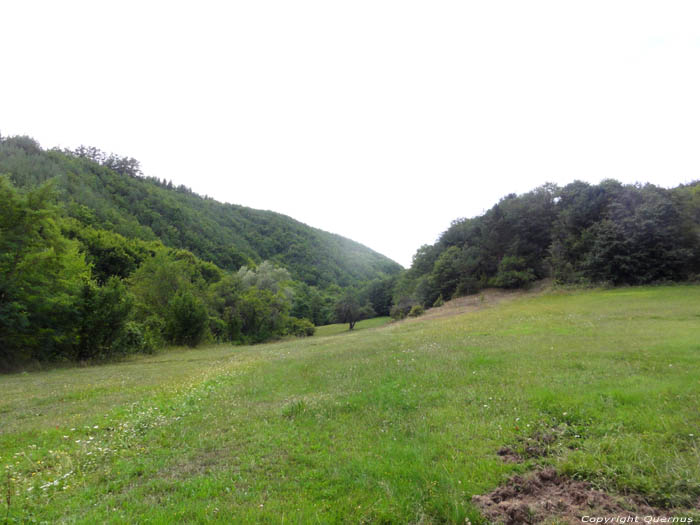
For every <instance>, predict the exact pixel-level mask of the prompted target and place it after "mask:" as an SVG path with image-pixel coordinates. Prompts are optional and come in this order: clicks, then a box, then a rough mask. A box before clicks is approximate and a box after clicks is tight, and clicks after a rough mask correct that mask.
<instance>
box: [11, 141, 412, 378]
mask: <svg viewBox="0 0 700 525" xmlns="http://www.w3.org/2000/svg"><path fill="white" fill-rule="evenodd" d="M0 203H2V205H1V206H0V350H1V351H0V369H9V368H12V367H15V366H18V365H22V364H24V363H27V362H41V361H56V360H70V361H76V360H78V361H81V360H89V359H95V358H97V359H102V358H106V357H111V356H118V355H124V354H128V353H132V352H150V351H153V350H155V349H157V348H160V347H163V346H166V345H189V346H196V345H198V344H199V343H201V342H206V341H211V342H234V343H255V342H261V341H265V340H268V339H271V338H275V337H280V336H284V335H296V336H305V335H311V334H313V332H314V326H315V325H322V324H327V323H330V322H333V321H334V320H336V319H338V312H340V311H342V308H341V306H339V305H340V304H345V305H346V306H347V305H348V304H349V305H350V306H352V305H353V304H354V303H352V302H350V303H348V302H347V301H345V302H343V301H344V299H347V298H348V297H351V298H354V297H355V296H357V293H358V292H357V290H362V294H363V297H364V299H363V300H364V301H365V302H366V301H367V300H368V297H373V298H374V299H375V301H376V303H375V304H376V309H375V308H372V307H370V306H369V305H368V304H363V305H362V307H363V308H362V310H361V311H359V312H356V314H357V315H361V316H369V315H376V314H377V312H379V313H384V314H388V311H389V308H390V306H391V292H390V290H391V283H393V282H394V281H395V276H396V275H397V273H398V272H399V271H400V266H399V265H398V264H396V263H394V262H393V261H391V260H389V259H387V258H386V257H384V256H382V255H379V254H377V253H375V252H373V251H371V250H369V249H368V248H366V247H364V246H362V245H360V244H358V243H355V242H354V241H351V240H349V239H345V238H343V237H340V236H338V235H333V234H330V233H326V232H323V231H321V230H317V229H314V228H310V227H308V226H306V225H304V224H301V223H299V222H297V221H294V220H293V219H290V218H288V217H285V216H283V215H279V214H276V213H272V212H262V211H257V210H252V209H248V208H244V207H241V206H233V205H226V204H220V203H218V202H216V201H213V200H211V199H207V198H202V197H199V196H197V195H195V194H193V193H192V192H191V191H190V190H188V189H186V188H182V187H180V188H173V187H172V185H171V184H169V183H167V182H165V181H158V180H155V179H147V178H144V177H143V176H142V174H141V173H140V170H139V167H138V162H137V161H135V160H134V159H131V158H123V157H119V156H115V155H109V156H108V155H105V154H104V153H102V152H100V151H99V150H96V149H94V148H79V149H78V150H76V151H57V150H49V151H45V150H42V149H41V148H40V147H39V145H38V144H37V143H36V142H35V141H33V140H32V139H30V138H27V137H8V138H0ZM344 290H345V291H344ZM353 311H354V310H353ZM342 320H343V321H345V318H342Z"/></svg>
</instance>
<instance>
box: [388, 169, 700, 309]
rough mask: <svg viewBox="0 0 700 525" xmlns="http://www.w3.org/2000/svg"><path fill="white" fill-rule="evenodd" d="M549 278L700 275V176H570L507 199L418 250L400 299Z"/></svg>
mask: <svg viewBox="0 0 700 525" xmlns="http://www.w3.org/2000/svg"><path fill="white" fill-rule="evenodd" d="M544 277H553V278H554V280H555V281H557V282H560V283H570V284H585V285H587V284H612V285H637V284H649V283H659V282H669V281H685V280H689V279H690V280H697V279H700V181H696V182H694V183H692V184H686V185H681V186H678V187H676V188H671V189H666V188H660V187H658V186H654V185H652V184H646V185H641V184H635V185H624V184H622V183H620V182H618V181H615V180H604V181H602V182H601V183H600V184H594V185H592V184H588V183H586V182H581V181H574V182H572V183H571V184H567V185H566V186H564V187H558V186H556V185H553V184H547V185H544V186H542V187H540V188H537V189H535V190H533V191H531V192H528V193H525V194H523V195H515V194H511V195H508V196H506V197H504V198H503V199H501V201H500V202H498V203H497V204H495V205H494V206H493V207H492V208H491V209H490V210H488V211H487V212H486V213H484V214H483V215H481V216H479V217H473V218H471V219H458V220H455V221H454V222H453V223H452V224H451V225H450V227H449V228H448V229H447V230H446V231H445V232H444V233H443V234H442V235H441V236H440V238H439V239H438V241H437V242H436V243H435V244H433V245H431V246H428V245H426V246H422V247H421V248H420V249H419V250H418V251H417V252H416V254H415V255H414V257H413V264H412V266H411V268H410V269H409V270H407V271H406V272H405V273H404V274H402V276H401V278H400V279H399V282H398V284H397V286H396V290H395V292H394V295H395V297H394V302H395V304H396V305H397V306H398V311H399V312H405V311H408V309H409V308H410V307H411V306H412V305H414V304H421V305H424V306H431V305H432V304H434V303H435V302H436V301H437V302H438V303H439V302H441V301H442V300H447V299H449V298H451V297H454V296H458V295H466V294H472V293H476V292H478V291H479V290H480V289H482V288H484V287H487V286H496V287H501V288H518V287H521V286H526V285H527V284H528V283H529V282H531V281H533V280H535V279H542V278H544Z"/></svg>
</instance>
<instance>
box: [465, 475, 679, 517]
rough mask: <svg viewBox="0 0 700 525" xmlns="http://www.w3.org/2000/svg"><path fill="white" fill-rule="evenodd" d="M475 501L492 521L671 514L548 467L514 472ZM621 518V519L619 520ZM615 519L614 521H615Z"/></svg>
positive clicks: (475, 497)
mask: <svg viewBox="0 0 700 525" xmlns="http://www.w3.org/2000/svg"><path fill="white" fill-rule="evenodd" d="M472 502H473V503H474V504H475V505H476V506H477V507H478V508H479V509H480V510H481V511H482V513H483V515H484V517H486V519H488V520H489V521H490V522H491V523H498V524H504V525H524V524H536V523H569V524H574V523H578V524H580V523H582V519H581V518H583V517H584V516H594V517H615V516H630V515H631V516H635V515H636V516H639V519H640V521H641V519H642V517H643V516H668V513H667V512H664V511H661V510H659V509H656V508H653V507H650V506H648V505H645V504H643V503H640V502H639V501H636V500H634V499H632V498H629V497H614V496H612V495H610V494H607V493H605V492H602V491H599V490H596V489H594V488H592V487H591V485H590V483H587V482H585V481H575V480H572V479H570V478H567V477H565V476H561V475H559V474H557V472H556V471H555V470H554V469H552V468H547V469H543V470H539V471H537V472H534V473H533V474H531V475H529V476H527V477H522V476H513V477H512V478H510V479H509V480H508V481H507V482H506V484H505V485H503V486H501V487H498V488H497V489H496V490H494V491H493V492H490V493H488V494H485V495H482V496H474V497H473V498H472ZM618 522H619V520H618ZM613 523H614V522H613Z"/></svg>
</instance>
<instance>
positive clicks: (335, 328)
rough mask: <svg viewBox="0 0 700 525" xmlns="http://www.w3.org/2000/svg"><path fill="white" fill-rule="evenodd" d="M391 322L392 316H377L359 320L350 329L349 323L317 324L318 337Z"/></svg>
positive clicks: (375, 326) (347, 332)
mask: <svg viewBox="0 0 700 525" xmlns="http://www.w3.org/2000/svg"><path fill="white" fill-rule="evenodd" d="M390 322H391V317H375V318H373V319H365V320H363V321H358V322H357V324H356V325H355V328H353V329H352V331H350V329H349V326H350V325H349V324H348V323H338V324H327V325H325V326H317V327H316V333H315V334H314V335H315V336H317V337H325V336H327V335H337V334H350V333H353V332H356V331H358V330H364V329H365V328H377V327H379V326H384V325H385V324H387V323H390Z"/></svg>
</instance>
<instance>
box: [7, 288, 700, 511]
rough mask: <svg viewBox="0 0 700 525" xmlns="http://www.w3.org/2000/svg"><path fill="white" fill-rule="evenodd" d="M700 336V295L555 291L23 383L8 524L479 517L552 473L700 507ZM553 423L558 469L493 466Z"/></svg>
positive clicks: (11, 387)
mask: <svg viewBox="0 0 700 525" xmlns="http://www.w3.org/2000/svg"><path fill="white" fill-rule="evenodd" d="M698 333H700V287H698V286H675V287H658V288H635V289H619V290H610V291H590V292H576V293H552V294H543V295H538V296H534V297H532V296H531V297H519V298H515V299H513V300H510V301H504V302H501V303H500V304H498V305H496V306H493V307H487V308H484V309H482V310H479V311H476V312H471V313H468V314H464V315H458V316H454V317H443V318H434V319H426V320H421V319H417V320H412V321H409V322H403V323H398V324H389V325H386V326H384V327H381V328H377V329H374V330H360V331H357V332H355V333H350V334H347V335H344V336H342V337H338V336H332V337H313V338H308V339H304V340H299V341H292V342H283V343H277V344H269V345H260V346H255V347H226V346H219V347H211V348H207V349H201V350H182V351H173V352H170V353H167V354H165V353H164V354H160V355H157V356H152V357H147V358H140V359H138V360H134V361H130V362H125V363H120V364H114V365H106V366H101V367H95V368H82V369H81V368H74V369H60V370H53V371H49V372H40V373H35V374H25V375H14V376H5V377H2V378H0V417H1V421H2V425H1V426H0V465H4V469H5V472H6V475H7V478H6V479H4V480H3V482H2V484H3V487H5V488H4V489H3V491H2V492H3V498H2V500H3V502H5V501H6V497H5V494H7V487H10V494H11V504H10V510H9V516H10V522H12V521H13V520H15V521H23V520H26V521H32V520H35V521H50V522H56V521H67V522H77V523H97V522H114V523H116V522H150V523H173V522H174V520H178V521H181V520H191V521H207V522H217V521H219V522H221V523H229V522H231V521H232V520H234V519H235V521H236V522H237V523H240V522H268V523H313V522H319V523H327V522H353V523H357V522H372V523H377V522H386V523H405V522H411V521H415V522H422V523H439V522H450V523H458V522H459V523H463V522H464V520H465V518H470V519H471V521H472V523H479V522H481V518H480V516H479V513H478V512H477V510H476V509H475V508H474V507H473V506H472V505H471V503H470V499H471V496H472V495H474V494H480V493H484V492H487V491H489V490H491V489H493V488H494V487H496V486H497V485H499V484H500V483H501V482H503V481H504V480H505V479H506V478H507V477H509V476H510V475H511V474H512V473H513V472H520V471H525V470H528V469H529V468H532V467H533V464H534V461H538V462H539V463H549V464H552V465H554V466H555V467H556V468H557V469H558V470H559V471H560V472H563V473H567V474H569V475H572V476H575V477H577V478H583V479H589V480H591V481H592V482H593V483H594V484H595V485H596V486H597V487H600V488H603V489H606V490H609V491H614V492H634V493H638V494H642V495H644V496H645V497H646V498H647V499H648V500H649V501H650V502H652V503H654V504H657V505H666V506H672V507H691V506H693V505H695V504H696V502H697V501H698V498H699V497H700V482H699V481H698V480H700V441H699V439H700V431H699V430H698V429H700V410H699V408H700V373H699V372H700V343H699V341H698V337H697V334H698ZM553 427H554V428H557V429H558V431H559V433H558V434H557V435H558V436H559V438H558V441H557V442H556V443H553V444H552V450H551V452H552V454H551V455H549V456H547V457H545V458H540V459H538V460H529V461H527V462H526V463H524V464H520V465H518V464H506V463H504V462H502V461H501V460H500V458H499V457H498V456H497V455H496V451H497V449H498V448H499V447H501V446H503V445H507V444H513V443H516V442H517V440H518V438H521V437H527V436H530V435H534V434H535V433H536V432H537V431H539V430H541V429H550V428H553ZM3 504H4V503H3ZM4 512H5V507H2V506H0V513H2V514H4Z"/></svg>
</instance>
